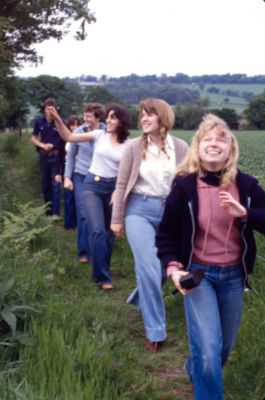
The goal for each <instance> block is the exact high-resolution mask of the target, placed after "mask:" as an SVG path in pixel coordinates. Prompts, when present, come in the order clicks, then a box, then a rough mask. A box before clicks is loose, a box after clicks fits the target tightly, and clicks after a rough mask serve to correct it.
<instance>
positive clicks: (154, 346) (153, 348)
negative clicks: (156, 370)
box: [144, 339, 163, 353]
mask: <svg viewBox="0 0 265 400" xmlns="http://www.w3.org/2000/svg"><path fill="white" fill-rule="evenodd" d="M162 344H163V342H150V340H148V339H147V340H146V342H145V345H144V346H145V348H146V349H147V350H148V351H150V353H158V352H159V351H160V350H161V347H162Z"/></svg>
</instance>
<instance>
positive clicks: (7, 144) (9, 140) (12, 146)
mask: <svg viewBox="0 0 265 400" xmlns="http://www.w3.org/2000/svg"><path fill="white" fill-rule="evenodd" d="M20 149H21V146H20V144H19V140H18V137H17V136H16V135H15V134H7V135H5V137H4V138H3V140H2V141H1V143H0V151H1V152H3V153H4V154H5V155H6V156H8V157H16V156H17V155H18V154H19V152H20Z"/></svg>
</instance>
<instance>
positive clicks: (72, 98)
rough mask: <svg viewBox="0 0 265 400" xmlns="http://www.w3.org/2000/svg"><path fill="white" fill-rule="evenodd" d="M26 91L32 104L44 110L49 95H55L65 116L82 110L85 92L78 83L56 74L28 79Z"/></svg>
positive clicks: (61, 112)
mask: <svg viewBox="0 0 265 400" xmlns="http://www.w3.org/2000/svg"><path fill="white" fill-rule="evenodd" d="M26 93H27V97H28V101H29V102H30V103H31V105H33V106H35V107H36V108H38V109H39V110H40V111H42V110H43V102H44V100H45V99H47V98H48V97H54V98H55V99H56V102H57V104H58V106H59V108H60V114H61V115H62V116H63V117H65V118H66V117H69V115H70V114H76V113H79V112H80V111H81V107H82V104H83V94H82V91H81V89H80V86H79V85H78V84H77V83H74V82H71V81H69V80H65V79H60V78H57V77H55V76H49V75H40V76H38V77H36V78H32V79H28V80H27V88H26Z"/></svg>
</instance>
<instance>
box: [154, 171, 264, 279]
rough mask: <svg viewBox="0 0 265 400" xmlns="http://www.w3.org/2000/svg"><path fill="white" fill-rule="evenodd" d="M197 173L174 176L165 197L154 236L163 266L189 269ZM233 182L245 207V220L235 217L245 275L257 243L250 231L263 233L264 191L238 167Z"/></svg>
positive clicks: (193, 229) (195, 222) (253, 258)
mask: <svg viewBox="0 0 265 400" xmlns="http://www.w3.org/2000/svg"><path fill="white" fill-rule="evenodd" d="M196 181H197V175H196V174H195V173H194V174H189V175H186V176H177V177H176V178H175V180H174V182H173V186H172V189H171V191H170V193H169V195H168V197H167V200H166V204H165V210H164V213H163V217H162V220H161V222H160V225H159V228H158V232H157V235H156V246H157V249H158V252H157V254H158V257H159V259H160V260H161V262H162V265H163V266H164V268H167V266H168V263H169V262H170V261H178V262H181V263H182V264H183V266H184V268H185V269H186V268H188V266H189V265H190V263H191V260H192V254H193V248H194V238H195V235H196V230H197V225H198V195H197V189H196V186H197V185H196ZM236 183H237V187H238V191H239V198H240V203H241V204H242V205H243V206H244V207H245V208H246V209H247V214H248V215H247V221H246V222H243V221H241V219H237V220H236V224H238V227H239V229H240V230H241V237H242V241H241V260H242V265H243V267H244V271H245V275H246V276H245V278H247V275H248V274H250V273H251V272H252V271H253V267H254V263H255V258H256V243H255V239H254V234H253V231H254V230H256V231H258V232H260V233H262V234H264V235H265V191H264V190H263V188H262V187H261V186H260V185H259V183H258V181H257V179H256V178H254V177H252V176H250V175H248V174H245V173H243V172H241V171H240V170H238V173H237V177H236Z"/></svg>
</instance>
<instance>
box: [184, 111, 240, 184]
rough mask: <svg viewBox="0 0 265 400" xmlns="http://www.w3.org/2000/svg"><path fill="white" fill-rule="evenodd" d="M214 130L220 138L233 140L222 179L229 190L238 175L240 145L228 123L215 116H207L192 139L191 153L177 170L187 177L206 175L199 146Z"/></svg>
mask: <svg viewBox="0 0 265 400" xmlns="http://www.w3.org/2000/svg"><path fill="white" fill-rule="evenodd" d="M214 128H215V129H216V130H217V132H218V134H219V135H220V136H224V137H227V138H230V140H231V150H230V153H229V156H228V159H227V160H226V163H225V165H224V168H223V169H222V172H221V177H220V185H221V187H222V188H227V187H228V186H229V184H230V183H232V182H233V181H234V180H235V177H236V174H237V161H238V157H239V149H238V143H237V139H236V137H235V135H234V134H233V132H231V131H230V129H229V127H228V125H227V123H226V122H225V121H224V120H223V119H222V118H219V117H217V116H216V115H214V114H206V115H205V116H204V117H203V119H202V121H201V123H200V125H199V128H198V130H197V132H196V133H195V135H194V136H193V138H192V141H191V145H190V150H189V153H188V154H187V156H186V158H185V160H184V161H183V164H182V166H181V167H180V168H179V169H178V170H177V175H187V174H190V173H196V174H197V175H198V176H199V177H203V176H204V175H205V171H204V169H203V167H202V164H201V160H200V156H199V144H200V141H201V140H202V138H203V137H204V136H205V135H206V133H207V132H209V131H210V130H211V129H214Z"/></svg>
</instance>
